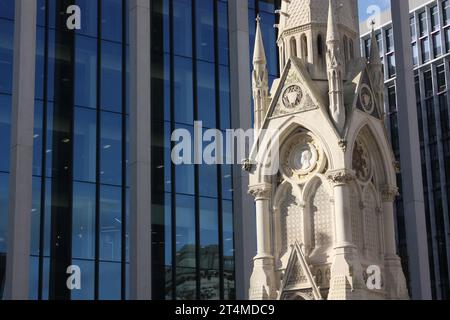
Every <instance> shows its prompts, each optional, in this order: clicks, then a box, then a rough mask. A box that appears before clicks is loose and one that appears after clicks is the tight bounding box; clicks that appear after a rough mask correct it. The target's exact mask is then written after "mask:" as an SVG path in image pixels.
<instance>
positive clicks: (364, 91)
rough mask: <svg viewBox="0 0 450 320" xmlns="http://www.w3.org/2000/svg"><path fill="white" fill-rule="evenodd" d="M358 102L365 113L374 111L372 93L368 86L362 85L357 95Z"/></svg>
mask: <svg viewBox="0 0 450 320" xmlns="http://www.w3.org/2000/svg"><path fill="white" fill-rule="evenodd" d="M359 100H360V101H361V105H362V107H363V109H364V111H365V112H367V113H372V112H373V110H374V109H375V99H374V97H373V92H372V90H371V89H370V88H369V86H368V85H366V84H363V85H362V88H361V91H360V93H359Z"/></svg>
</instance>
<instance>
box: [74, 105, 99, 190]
mask: <svg viewBox="0 0 450 320" xmlns="http://www.w3.org/2000/svg"><path fill="white" fill-rule="evenodd" d="M74 113H75V115H74V116H75V121H74V154H75V155H76V156H75V158H74V174H73V176H74V179H75V180H78V181H85V182H95V177H96V154H97V151H96V146H97V144H96V137H97V123H96V121H97V113H96V111H95V110H90V109H84V108H78V107H75V110H74Z"/></svg>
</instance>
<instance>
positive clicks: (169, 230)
mask: <svg viewBox="0 0 450 320" xmlns="http://www.w3.org/2000/svg"><path fill="white" fill-rule="evenodd" d="M128 2H129V1H128V0H98V1H87V0H73V1H72V0H58V1H55V0H38V17H37V25H38V30H37V38H36V39H37V52H36V97H35V98H36V101H35V106H36V107H35V110H36V112H35V128H34V132H33V135H34V154H33V176H34V178H33V210H32V212H31V215H32V232H31V234H32V243H31V245H32V247H31V249H32V250H31V261H30V297H31V298H32V299H56V298H59V299H73V300H92V299H112V300H117V299H126V298H127V297H129V294H128V288H129V284H128V282H129V277H128V276H127V272H128V271H127V270H128V268H129V267H128V265H129V248H128V230H127V229H128V223H127V222H128V214H129V197H128V194H129V186H130V183H129V172H128V159H129V156H128V150H129V146H128V141H129V133H128V130H129V125H128V121H129V114H128V113H129V100H130V99H129V97H128V92H129V64H130V61H128V58H129V56H128V55H129V54H128V52H129V35H128V27H127V20H128ZM72 3H75V4H76V5H79V6H80V7H81V12H82V24H81V26H82V27H81V29H80V30H76V31H73V32H72V31H69V30H67V28H66V27H65V20H64V15H61V14H60V12H62V11H64V8H65V7H66V5H68V4H72ZM13 7H14V1H12V0H2V1H0V70H1V72H0V154H2V156H1V157H0V276H2V273H3V271H2V270H3V267H2V263H3V262H4V252H5V251H6V225H7V224H6V221H7V220H6V218H7V207H8V204H7V195H8V190H7V189H8V171H9V149H10V146H9V144H10V123H11V119H10V118H11V93H12V85H11V84H12V56H13V52H12V50H13V46H12V41H13V27H14V23H13V18H14V16H13ZM274 9H275V4H274V3H273V2H266V3H263V2H262V1H261V10H262V11H263V12H264V15H265V22H264V23H265V26H264V28H265V30H266V34H267V35H266V37H267V39H266V42H267V43H273V44H274V45H273V46H272V47H271V48H270V49H268V50H267V52H268V57H269V59H270V61H271V64H270V69H271V79H273V78H274V77H275V76H277V75H278V64H277V62H276V60H277V59H276V58H277V49H276V46H275V39H276V32H275V30H274V29H273V24H274V23H275V20H276V18H275V15H274V13H273V11H274ZM151 10H152V17H158V18H159V19H158V18H157V19H152V88H151V89H152V92H156V93H157V94H153V95H152V99H153V100H152V121H154V123H152V124H151V125H152V133H153V136H152V141H151V143H152V151H153V152H152V155H153V160H154V161H153V162H154V164H155V167H154V168H152V172H153V174H154V177H155V176H156V177H158V179H155V180H154V181H153V189H152V200H153V206H154V208H156V209H155V211H156V212H157V213H155V216H154V218H153V219H154V221H153V230H152V232H153V240H155V241H154V242H153V244H152V245H153V252H156V254H155V255H156V257H155V259H154V261H153V263H154V266H153V268H155V270H160V271H161V272H160V273H155V279H156V280H157V281H155V284H154V289H153V290H154V292H155V296H157V295H160V296H161V298H163V299H174V298H179V299H192V298H202V299H220V298H226V299H232V298H233V297H235V296H236V295H235V292H234V290H235V289H234V257H233V255H232V254H231V252H233V251H234V249H233V247H234V244H233V242H232V241H230V240H229V238H230V237H231V238H232V235H233V228H232V223H231V222H230V219H231V220H232V215H233V212H232V200H233V190H232V176H231V174H232V173H231V167H230V166H221V165H211V166H206V165H190V164H188V165H184V166H174V165H173V163H172V162H171V154H170V151H171V147H172V146H173V144H171V142H170V135H171V133H172V131H173V130H174V129H177V128H183V129H186V130H188V131H189V132H191V133H193V128H194V127H193V124H194V121H197V120H199V121H202V122H203V125H204V127H205V128H217V129H220V130H226V129H228V128H230V127H231V110H230V83H229V81H230V76H229V75H230V67H229V40H228V39H229V34H228V2H227V1H223V0H205V1H203V0H173V1H168V0H152V6H151ZM171 30H174V31H175V30H176V32H171ZM55 79H57V81H55ZM149 89H150V88H149ZM159 92H161V94H159ZM149 125H150V124H149ZM149 143H150V142H149ZM3 155H7V156H3ZM159 178H161V179H159ZM223 199H226V203H227V206H225V205H222V201H223ZM225 210H226V211H227V212H226V213H225ZM224 215H227V218H225V217H224ZM225 224H228V225H227V226H225ZM221 230H223V232H221ZM225 230H226V231H225ZM64 239H71V241H64ZM225 243H226V245H225ZM155 249H156V250H155ZM225 250H226V252H227V256H226V257H224V255H223V254H225V252H224V251H225ZM202 261H203V262H202ZM56 262H57V263H56ZM69 264H73V265H76V266H79V267H80V269H81V272H82V289H81V290H73V291H72V292H70V291H68V290H67V288H66V286H65V280H67V279H66V275H65V274H64V272H61V271H62V270H63V269H64V270H65V268H67V266H68V265H69ZM56 271H58V272H56ZM52 273H53V274H52ZM161 274H165V276H164V277H160V275H161ZM50 275H52V276H50ZM225 277H226V281H225ZM159 278H161V281H160V283H158V281H159ZM0 283H1V277H0ZM0 286H1V285H0Z"/></svg>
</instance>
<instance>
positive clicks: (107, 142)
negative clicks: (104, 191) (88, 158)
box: [100, 112, 122, 186]
mask: <svg viewBox="0 0 450 320" xmlns="http://www.w3.org/2000/svg"><path fill="white" fill-rule="evenodd" d="M100 148H101V149H100V153H101V154H100V161H101V164H100V175H101V182H102V183H104V184H112V185H117V186H120V185H121V184H122V116H121V115H119V114H115V113H111V112H102V115H101V145H100Z"/></svg>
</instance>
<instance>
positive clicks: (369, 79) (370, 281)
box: [245, 0, 408, 300]
mask: <svg viewBox="0 0 450 320" xmlns="http://www.w3.org/2000/svg"><path fill="white" fill-rule="evenodd" d="M357 12H358V8H357V0H283V1H282V5H281V9H280V10H279V11H278V12H277V13H278V14H279V15H280V21H279V24H278V25H277V26H276V27H277V28H278V31H279V33H278V40H277V43H278V47H279V56H280V68H281V77H280V78H279V79H276V80H275V81H274V83H273V85H272V87H271V88H269V84H268V77H267V73H268V72H267V69H266V56H265V52H264V44H263V40H262V39H263V37H262V35H261V28H260V25H259V21H258V24H257V32H256V43H255V53H254V62H253V63H254V71H253V76H252V80H253V98H254V106H255V108H254V110H255V116H254V119H255V124H254V126H255V129H256V130H255V131H256V139H255V146H254V148H253V152H254V154H253V155H252V159H261V160H258V161H249V162H248V163H247V165H246V166H245V169H246V170H248V171H250V186H249V190H250V193H251V194H252V195H253V196H254V198H255V203H256V219H257V243H258V252H257V256H256V257H255V258H254V269H253V275H252V278H251V287H250V297H251V299H256V300H261V299H262V300H265V299H308V300H310V299H314V300H320V299H329V300H355V299H408V292H407V289H406V281H405V277H404V274H403V270H402V267H401V263H400V258H399V257H398V255H397V253H396V243H395V231H394V230H395V228H394V209H393V208H394V200H395V197H396V196H397V195H398V189H397V184H396V169H395V158H394V155H393V152H392V148H391V146H390V144H389V141H388V138H387V133H386V129H385V127H384V122H383V119H384V109H383V83H382V79H383V75H382V65H381V60H380V54H379V51H378V47H377V42H376V40H375V37H373V41H372V47H371V57H370V59H369V60H368V61H367V60H366V59H364V58H362V57H361V54H360V52H359V31H358V16H357ZM258 20H259V19H258ZM380 81H381V83H380ZM268 135H271V136H270V137H268ZM274 141H277V145H279V147H277V151H278V154H279V157H278V159H279V161H273V158H272V156H273V151H271V152H268V150H273V148H274V145H273V144H274V143H275V142H274ZM267 154H271V157H269V156H266V155H267ZM272 166H277V168H275V170H272V169H274V168H271V167H272ZM268 168H269V170H268ZM377 277H378V278H379V281H377Z"/></svg>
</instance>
